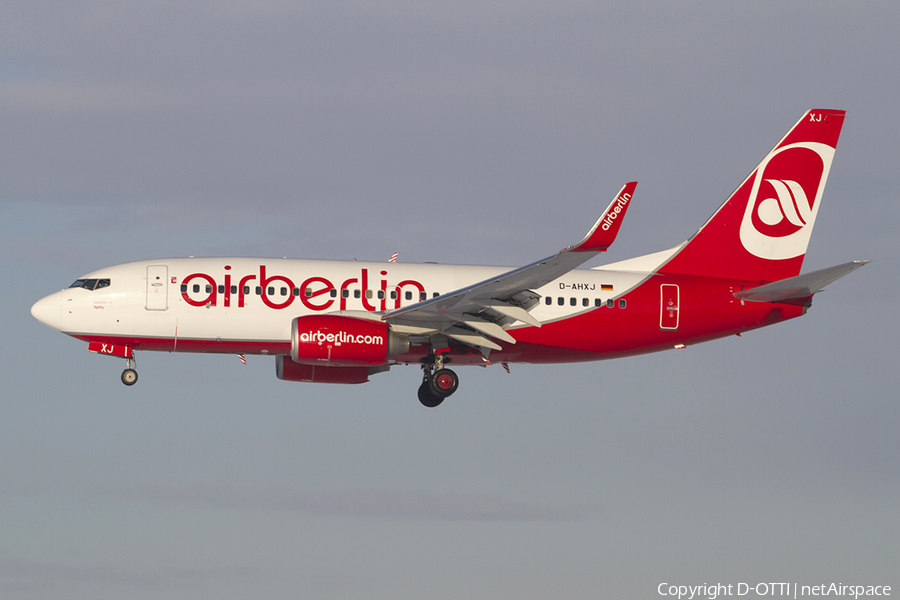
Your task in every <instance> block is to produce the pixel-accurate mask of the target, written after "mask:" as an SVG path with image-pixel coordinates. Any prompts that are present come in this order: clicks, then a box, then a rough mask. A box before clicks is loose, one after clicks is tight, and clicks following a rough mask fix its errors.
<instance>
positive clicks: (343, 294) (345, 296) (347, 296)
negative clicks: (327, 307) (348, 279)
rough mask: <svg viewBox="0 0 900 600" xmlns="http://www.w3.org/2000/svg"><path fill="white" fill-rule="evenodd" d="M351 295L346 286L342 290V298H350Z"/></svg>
mask: <svg viewBox="0 0 900 600" xmlns="http://www.w3.org/2000/svg"><path fill="white" fill-rule="evenodd" d="M349 297H350V290H348V289H346V288H345V289H343V290H341V298H349Z"/></svg>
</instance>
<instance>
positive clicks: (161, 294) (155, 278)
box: [147, 265, 169, 310]
mask: <svg viewBox="0 0 900 600" xmlns="http://www.w3.org/2000/svg"><path fill="white" fill-rule="evenodd" d="M168 297H169V267H167V266H166V265H150V266H149V267H147V310H166V309H167V308H168V307H169V303H168Z"/></svg>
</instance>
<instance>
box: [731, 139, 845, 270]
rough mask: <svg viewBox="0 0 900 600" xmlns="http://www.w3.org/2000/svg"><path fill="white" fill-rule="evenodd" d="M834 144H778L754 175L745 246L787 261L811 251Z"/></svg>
mask: <svg viewBox="0 0 900 600" xmlns="http://www.w3.org/2000/svg"><path fill="white" fill-rule="evenodd" d="M833 157H834V148H832V147H831V146H827V145H825V144H821V143H817V142H799V143H795V144H790V145H787V146H784V147H781V148H777V149H776V150H774V151H773V152H772V153H771V154H769V155H768V156H767V157H766V158H765V159H764V160H763V162H762V163H761V164H760V165H759V167H757V169H756V171H755V172H754V173H753V175H751V179H752V186H751V188H750V195H749V198H748V199H747V206H746V209H745V211H744V218H743V220H742V221H741V229H740V237H741V243H742V244H743V245H744V248H745V249H746V250H747V251H748V252H750V253H751V254H753V255H754V256H758V257H759V258H764V259H767V260H785V259H789V258H795V257H797V256H802V255H803V254H805V253H806V247H807V245H808V244H809V237H810V235H811V234H812V228H813V224H814V223H815V220H816V213H817V212H818V210H819V200H820V199H821V197H822V191H823V189H824V188H825V180H826V178H827V177H828V171H829V169H830V167H831V159H832V158H833Z"/></svg>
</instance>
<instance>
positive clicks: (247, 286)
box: [244, 285, 250, 296]
mask: <svg viewBox="0 0 900 600" xmlns="http://www.w3.org/2000/svg"><path fill="white" fill-rule="evenodd" d="M249 293H250V286H249V285H245V286H244V295H245V296H246V295H247V294H249Z"/></svg>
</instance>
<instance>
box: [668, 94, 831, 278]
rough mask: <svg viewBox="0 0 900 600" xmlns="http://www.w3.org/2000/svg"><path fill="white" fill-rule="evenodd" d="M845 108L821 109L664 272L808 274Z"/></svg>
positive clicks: (796, 129)
mask: <svg viewBox="0 0 900 600" xmlns="http://www.w3.org/2000/svg"><path fill="white" fill-rule="evenodd" d="M843 124H844V111H842V110H820V109H814V110H811V111H809V112H807V113H806V114H805V115H803V118H802V119H800V121H798V122H797V124H796V125H794V127H793V128H792V129H791V130H790V131H789V132H788V134H787V135H786V136H784V139H782V140H781V142H779V143H778V145H777V146H775V148H774V149H773V150H772V151H771V152H769V154H768V155H767V156H766V157H765V158H764V159H763V161H762V162H761V163H759V165H758V166H757V167H756V169H754V171H753V172H752V173H751V174H750V176H749V177H747V179H745V180H744V182H743V183H742V184H741V185H740V186H739V187H738V188H737V190H735V192H734V193H733V194H732V195H731V197H730V198H728V200H727V201H726V202H725V204H723V205H722V207H721V208H720V209H719V210H718V211H716V214H714V215H713V216H712V218H711V219H710V220H709V221H707V223H706V224H705V225H704V226H703V227H702V228H701V229H700V231H698V232H697V233H696V234H695V235H694V237H692V238H691V239H690V240H689V241H688V242H687V244H686V245H685V246H684V248H682V249H681V250H680V251H679V252H678V253H677V254H676V255H675V256H674V257H673V258H672V259H671V260H670V261H669V262H668V263H666V264H665V265H664V266H663V267H662V268H661V269H660V270H659V272H661V273H688V274H692V275H706V276H710V277H727V278H740V279H750V280H764V281H777V280H780V279H785V278H787V277H793V276H795V275H797V274H798V273H800V267H801V266H802V264H803V257H804V256H805V254H806V247H807V245H808V244H809V237H810V235H811V234H812V228H813V224H814V223H815V220H816V214H817V213H818V212H819V204H820V202H821V199H822V192H823V191H824V189H825V181H826V179H827V178H828V171H829V169H830V168H831V159H832V157H833V156H834V150H835V147H836V146H837V141H838V137H839V136H840V134H841V126H842V125H843Z"/></svg>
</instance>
